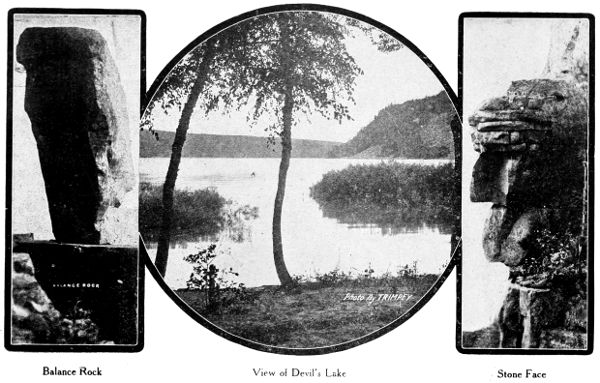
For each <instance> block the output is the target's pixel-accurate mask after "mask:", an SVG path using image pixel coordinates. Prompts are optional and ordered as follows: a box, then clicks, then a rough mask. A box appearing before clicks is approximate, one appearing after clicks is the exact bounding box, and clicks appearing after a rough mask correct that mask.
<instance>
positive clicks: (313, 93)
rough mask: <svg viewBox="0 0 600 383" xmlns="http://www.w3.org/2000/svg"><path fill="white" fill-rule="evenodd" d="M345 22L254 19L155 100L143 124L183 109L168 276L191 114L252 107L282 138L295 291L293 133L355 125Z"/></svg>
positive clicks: (276, 214)
mask: <svg viewBox="0 0 600 383" xmlns="http://www.w3.org/2000/svg"><path fill="white" fill-rule="evenodd" d="M342 19H345V18H342V17H338V16H332V15H330V14H325V13H319V12H306V11H297V12H281V13H272V14H266V15H260V16H257V17H255V18H252V19H248V20H246V21H244V22H241V23H239V24H237V25H235V26H234V27H232V28H230V29H228V30H226V31H224V32H221V33H220V34H218V35H216V36H214V37H213V38H211V39H209V40H207V41H206V42H205V43H203V44H202V45H201V46H199V48H197V49H196V50H195V51H194V52H192V54H190V55H189V57H187V58H186V59H185V60H184V61H182V63H180V64H179V65H178V66H177V67H176V68H175V70H174V71H173V73H172V74H171V75H170V76H169V78H168V79H167V81H166V82H165V83H164V84H163V87H164V90H162V91H161V92H160V93H159V94H157V95H155V97H154V99H153V101H152V102H151V104H150V107H149V112H148V111H147V113H146V114H148V113H149V114H148V117H146V118H145V120H144V122H146V123H147V124H148V125H151V117H150V116H151V114H152V109H153V108H156V106H160V107H161V108H162V109H163V110H167V109H169V108H171V107H173V106H178V107H179V109H180V110H181V117H180V119H179V124H178V127H177V131H176V137H175V140H174V142H173V148H172V149H173V150H172V155H171V161H170V163H169V170H168V173H167V177H166V179H165V185H164V187H163V221H162V228H161V233H160V237H159V244H158V251H157V257H156V261H155V264H156V266H157V268H158V270H159V271H160V272H161V274H163V275H164V273H165V270H166V264H167V259H168V245H169V236H170V225H171V216H172V207H173V190H174V186H175V180H176V177H177V169H178V167H179V162H180V159H181V151H182V148H183V144H184V142H185V136H186V133H187V130H188V127H189V123H190V118H191V116H192V113H193V112H194V110H195V108H197V107H198V105H200V104H201V105H202V107H203V108H204V111H205V112H209V111H211V110H215V109H219V110H222V111H224V110H227V109H229V108H232V107H234V108H240V107H241V106H243V105H252V108H251V109H252V110H251V112H250V115H249V116H248V121H249V122H250V123H252V124H255V123H257V122H258V121H259V120H261V121H262V118H265V117H266V118H267V119H269V121H270V125H269V127H268V129H267V130H268V131H269V132H270V133H271V137H272V138H279V139H280V144H281V162H280V166H279V176H278V184H277V192H276V196H275V201H274V211H273V227H272V235H273V256H274V262H275V268H276V271H277V275H278V277H279V279H280V282H281V284H282V285H283V286H285V287H290V286H293V285H294V282H293V279H292V278H291V276H290V274H289V272H288V270H287V268H286V265H285V261H284V250H283V240H282V234H281V223H282V209H283V202H284V198H285V188H286V180H287V172H288V169H289V165H290V159H291V153H292V130H293V128H294V126H296V125H297V124H298V122H299V120H300V118H302V117H305V118H309V117H310V116H311V115H312V114H313V113H315V112H316V113H318V114H320V115H322V116H324V117H326V118H328V119H334V120H337V121H339V122H341V121H342V120H344V119H351V117H350V114H349V104H351V103H353V102H354V99H353V97H352V94H353V91H354V81H355V79H356V77H357V76H358V75H360V74H361V73H362V71H361V69H360V68H359V66H358V65H357V64H356V62H355V61H354V59H353V58H352V56H351V55H350V54H349V53H348V51H347V49H346V45H345V41H344V40H345V39H346V38H347V37H348V36H349V35H350V28H353V27H354V26H355V25H352V24H351V23H347V22H343V21H342ZM346 20H347V19H346ZM344 21H345V20H344ZM363 31H366V32H370V31H372V29H363ZM380 41H384V40H383V39H382V40H380ZM385 41H386V42H387V43H385V44H381V46H380V47H379V48H380V49H381V50H388V51H389V50H395V49H397V48H398V47H399V46H394V45H393V44H392V46H391V47H390V44H389V42H393V40H390V39H386V40H385ZM163 87H161V88H163Z"/></svg>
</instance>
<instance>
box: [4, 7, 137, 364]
mask: <svg viewBox="0 0 600 383" xmlns="http://www.w3.org/2000/svg"><path fill="white" fill-rule="evenodd" d="M144 54H145V16H144V14H143V12H141V11H136V10H67V9H29V8H23V9H13V10H11V11H10V12H9V14H8V63H7V65H8V105H7V125H6V126H7V161H6V163H7V168H6V177H7V182H6V185H7V190H6V197H7V198H6V205H7V206H6V207H7V215H6V255H5V257H6V259H5V261H6V263H5V273H6V279H5V281H6V282H5V347H6V348H7V349H9V350H15V351H93V352H103V351H130V352H131V351H139V350H141V349H142V347H143V264H142V262H141V260H140V257H139V251H138V249H139V247H138V241H139V239H138V238H139V234H138V184H139V182H138V158H139V138H138V137H139V133H138V131H139V118H140V105H141V103H142V99H143V97H144V96H143V95H144V90H145V78H144V74H145V70H144V57H145V56H144Z"/></svg>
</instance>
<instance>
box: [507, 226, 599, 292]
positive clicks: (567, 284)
mask: <svg viewBox="0 0 600 383" xmlns="http://www.w3.org/2000/svg"><path fill="white" fill-rule="evenodd" d="M532 238H534V240H533V243H532V244H531V248H530V251H529V252H528V256H527V257H525V259H523V262H522V263H521V264H520V265H519V266H517V267H514V268H513V269H512V270H511V277H512V278H513V279H515V280H518V281H519V282H520V283H521V284H526V285H527V284H532V285H535V286H536V287H549V286H558V287H561V288H564V289H567V290H573V289H574V288H576V289H577V290H582V291H583V290H585V288H584V287H583V286H584V285H585V279H586V278H587V259H586V258H585V257H584V256H582V254H581V250H580V245H581V239H580V238H579V237H578V236H576V235H573V234H571V233H570V232H565V233H554V232H552V231H550V230H548V229H541V230H535V231H534V232H533V235H532Z"/></svg>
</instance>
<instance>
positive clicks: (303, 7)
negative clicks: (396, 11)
mask: <svg viewBox="0 0 600 383" xmlns="http://www.w3.org/2000/svg"><path fill="white" fill-rule="evenodd" d="M290 11H314V12H328V13H335V14H339V15H343V16H346V17H350V18H354V19H357V20H360V21H362V22H364V23H367V24H370V25H372V26H374V27H376V28H379V29H380V30H382V31H384V32H386V33H388V34H389V35H390V36H392V37H394V38H395V39H397V40H398V41H400V42H401V43H402V44H404V46H405V47H406V48H407V49H410V50H411V52H413V53H414V54H415V55H417V56H418V57H419V58H420V59H421V61H422V62H423V63H424V64H425V65H427V66H428V67H429V69H430V70H431V72H432V73H433V74H434V75H435V76H436V78H437V79H438V81H440V83H441V84H442V86H443V89H444V91H445V92H446V94H447V95H448V98H449V99H450V101H451V102H452V104H453V106H454V108H455V110H456V112H457V113H458V114H459V115H460V109H459V102H458V97H457V96H456V94H455V93H454V91H453V89H452V88H451V87H450V85H449V84H448V81H446V79H445V78H444V77H443V76H442V74H441V73H440V71H439V70H438V69H437V67H436V66H435V65H434V64H433V63H432V62H431V61H430V60H429V58H428V57H427V56H426V55H425V54H424V53H423V52H422V51H421V50H420V49H419V48H417V47H416V46H415V45H414V44H412V43H411V42H410V41H409V40H408V39H407V38H406V37H404V36H403V35H401V34H400V33H398V32H396V31H395V30H393V29H392V28H390V27H388V26H386V25H384V24H382V23H380V22H378V21H376V20H373V19H371V18H369V17H367V16H364V15H362V14H360V13H356V12H353V11H349V10H347V9H343V8H339V7H333V6H326V5H320V4H309V3H301V4H286V5H275V6H269V7H263V8H258V9H255V10H253V11H249V12H245V13H242V14H240V15H238V16H235V17H232V18H230V19H228V20H226V21H223V22H221V23H219V24H217V25H215V26H214V27H212V28H210V29H208V30H207V31H205V32H203V33H202V34H201V35H200V36H198V37H197V38H195V39H194V40H193V41H192V42H190V43H189V44H188V45H186V46H185V47H184V48H183V49H182V50H181V51H180V52H179V53H178V54H177V55H176V56H175V57H174V58H173V59H171V61H169V62H168V63H167V65H166V66H165V67H164V68H163V70H162V71H161V72H160V73H159V74H158V76H157V77H156V79H155V80H154V81H153V82H152V85H151V86H150V89H149V90H148V92H147V93H146V104H145V105H144V109H145V106H146V105H147V103H149V101H150V100H151V99H152V97H153V96H154V94H155V93H156V91H157V90H158V88H159V87H160V85H161V84H162V82H163V81H164V80H165V79H166V77H167V76H168V75H169V72H170V71H171V70H172V69H173V67H174V66H175V65H176V64H177V63H178V62H179V61H180V60H181V59H182V58H183V57H184V56H185V55H186V54H188V53H189V52H190V51H191V50H192V49H194V48H195V47H196V46H197V45H198V44H200V43H202V42H203V41H205V40H207V39H209V38H210V37H211V36H212V35H214V34H216V33H218V32H220V31H222V30H223V29H225V28H228V27H230V26H231V25H233V24H236V23H239V22H241V21H243V20H246V19H249V18H251V17H256V16H259V15H264V14H268V13H277V12H290ZM455 164H456V166H457V167H459V166H461V161H460V158H459V157H457V158H455ZM459 205H460V204H459ZM458 209H459V211H460V209H461V206H459V207H458ZM459 230H460V224H459ZM456 239H457V244H456V247H455V248H453V249H452V248H451V249H450V255H451V257H450V261H449V262H448V265H447V266H446V269H445V270H444V272H443V273H442V274H441V275H440V277H439V278H438V280H437V281H436V282H435V283H434V285H433V286H432V287H431V288H430V289H429V291H428V292H427V293H426V294H425V295H424V296H423V297H422V298H421V299H420V300H419V301H418V302H417V303H416V304H415V305H414V306H412V307H411V308H410V309H409V310H408V311H407V312H406V313H404V314H403V315H402V316H401V317H399V318H398V319H396V320H395V321H394V322H392V323H390V324H388V325H387V326H385V327H382V328H381V329H379V330H377V331H375V332H373V333H371V334H368V335H365V336H363V337H362V338H358V339H354V340H351V341H348V342H344V343H340V344H336V345H331V346H324V347H314V348H287V347H278V346H271V345H266V344H262V343H258V342H254V341H250V340H248V339H244V338H241V337H239V336H237V335H234V334H231V333H229V332H227V331H225V330H223V329H221V328H219V327H217V326H216V325H214V324H212V323H211V322H210V321H208V320H207V319H205V318H203V317H202V316H201V315H200V314H198V313H197V312H196V311H195V310H194V309H192V308H191V307H190V306H188V305H187V304H186V303H185V302H184V301H183V300H182V299H181V298H180V297H179V296H178V295H177V294H176V293H175V292H174V291H173V290H172V289H171V288H170V287H169V286H168V285H167V284H166V283H165V281H164V279H163V277H162V276H161V275H160V273H159V272H158V270H157V269H156V267H155V266H154V264H153V263H152V260H151V259H150V256H149V255H148V253H147V251H146V248H145V246H144V247H143V248H142V247H140V251H141V252H143V254H144V258H145V261H146V267H147V268H148V270H149V271H150V274H152V277H154V279H155V280H156V282H157V283H158V284H159V285H160V287H161V288H162V290H163V291H164V292H165V293H166V294H167V295H168V296H169V297H170V298H171V300H173V302H174V303H175V304H177V306H179V308H180V309H181V310H182V311H184V312H185V313H186V314H187V315H189V316H190V317H191V318H192V319H194V320H195V321H196V322H198V323H199V324H200V325H202V326H203V327H205V328H206V329H208V330H210V331H212V332H213V333H215V334H217V335H219V336H221V337H223V338H225V339H227V340H229V341H232V342H234V343H237V344H240V345H242V346H246V347H249V348H252V349H255V350H258V351H263V352H269V353H274V354H284V355H322V354H328V353H333V352H339V351H343V350H347V349H349V348H353V347H356V346H359V345H361V344H363V343H366V342H369V341H371V340H374V339H376V338H379V337H380V336H382V335H384V334H386V333H388V332H390V331H392V330H393V329H395V328H396V327H398V326H400V325H401V324H402V323H404V322H405V321H407V320H408V319H410V318H411V317H412V316H413V315H414V314H415V313H416V312H417V311H419V310H420V309H421V308H422V307H423V306H424V305H425V304H426V303H427V302H428V301H429V300H430V299H431V298H432V297H433V295H434V294H435V293H436V292H437V290H439V288H440V287H441V285H442V284H443V283H444V281H445V280H446V279H447V278H448V276H449V275H450V273H451V272H452V270H453V268H454V265H455V264H457V263H460V262H459V259H460V258H461V257H460V252H461V241H460V236H458V237H457V238H456Z"/></svg>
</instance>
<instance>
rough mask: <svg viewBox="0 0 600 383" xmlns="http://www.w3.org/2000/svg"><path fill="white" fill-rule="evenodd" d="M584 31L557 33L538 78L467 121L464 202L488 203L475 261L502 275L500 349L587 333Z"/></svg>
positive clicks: (562, 28) (571, 27)
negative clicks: (474, 157)
mask: <svg viewBox="0 0 600 383" xmlns="http://www.w3.org/2000/svg"><path fill="white" fill-rule="evenodd" d="M586 28H587V27H586V26H585V25H583V22H579V21H575V22H573V21H568V22H565V23H563V24H558V25H557V27H555V30H554V36H553V39H552V47H551V49H550V54H549V57H548V63H547V65H546V67H545V69H544V71H543V72H542V77H543V78H539V79H531V80H518V81H513V82H512V84H511V86H510V87H509V89H508V90H507V92H506V94H505V95H503V96H501V97H498V98H494V99H491V100H487V101H485V102H484V103H483V104H482V105H481V106H480V107H479V109H478V111H477V112H475V114H474V115H473V116H471V117H470V118H469V124H470V125H471V127H472V134H471V137H472V140H473V144H474V147H475V150H476V151H478V152H480V153H481V154H480V157H479V159H478V161H477V163H476V165H475V167H474V169H473V182H472V184H471V200H472V201H473V202H493V206H492V209H491V211H490V215H489V217H488V219H487V221H486V224H485V225H486V226H485V228H484V237H483V249H484V254H485V256H486V258H487V259H488V260H490V261H492V262H502V263H504V264H505V265H507V266H508V267H509V269H510V282H511V287H510V289H509V291H508V293H507V296H506V299H505V301H504V305H503V307H502V310H501V312H500V315H499V319H498V322H499V323H498V326H497V327H498V328H499V331H500V336H499V343H500V344H499V345H498V346H500V347H511V348H515V347H517V348H518V347H525V348H538V347H554V346H556V345H554V346H552V345H553V344H554V343H553V342H552V341H551V340H549V338H548V336H549V335H548V334H550V332H551V331H553V330H556V331H559V332H560V331H563V330H564V331H575V335H574V336H575V337H577V334H576V332H577V331H586V326H585V325H583V326H582V325H581V324H582V320H583V322H586V321H587V319H585V318H582V315H580V314H581V313H583V312H586V310H587V308H586V307H587V306H586V302H587V300H586V294H587V252H586V250H585V249H586V246H587V242H586V241H587V218H586V207H587V201H586V199H587V184H586V176H587V161H588V158H587V155H588V153H587V147H588V142H587V134H588V117H589V112H588V98H589V92H588V89H589V83H588V81H589V79H588V74H587V71H588V62H589V55H588V53H587V47H588V44H589V37H588V36H587V34H586V33H587V29H586ZM549 77H550V78H549ZM573 317H577V318H578V319H577V321H578V323H579V325H577V326H574V325H573V321H570V320H569V319H568V318H573ZM577 321H576V322H577ZM580 338H581V339H583V338H582V337H579V338H577V339H578V340H577V342H575V343H576V344H579V345H581V344H582V341H581V339H580ZM583 343H585V341H583ZM584 347H585V345H584Z"/></svg>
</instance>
